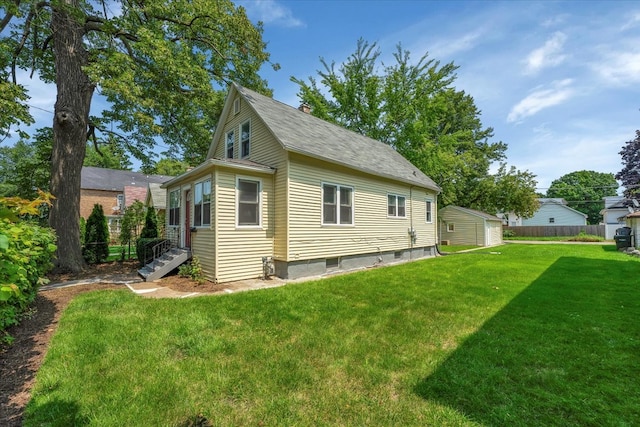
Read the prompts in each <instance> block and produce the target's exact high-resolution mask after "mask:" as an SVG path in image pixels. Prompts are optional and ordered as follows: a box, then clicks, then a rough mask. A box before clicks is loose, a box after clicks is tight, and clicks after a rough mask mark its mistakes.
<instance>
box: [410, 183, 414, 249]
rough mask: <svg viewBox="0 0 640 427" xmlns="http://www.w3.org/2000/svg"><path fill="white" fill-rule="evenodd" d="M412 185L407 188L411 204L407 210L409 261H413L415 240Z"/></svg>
mask: <svg viewBox="0 0 640 427" xmlns="http://www.w3.org/2000/svg"><path fill="white" fill-rule="evenodd" d="M413 187H414V186H413V185H412V186H410V187H409V203H411V207H410V208H409V227H411V228H410V229H409V230H410V233H409V242H410V246H409V260H412V259H413V241H414V239H415V230H414V229H413Z"/></svg>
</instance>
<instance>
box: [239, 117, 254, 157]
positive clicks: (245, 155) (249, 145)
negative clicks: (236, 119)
mask: <svg viewBox="0 0 640 427" xmlns="http://www.w3.org/2000/svg"><path fill="white" fill-rule="evenodd" d="M245 125H246V126H247V127H248V128H249V130H248V131H247V137H246V138H245V137H244V135H243V134H242V128H243V127H244V126H245ZM245 141H246V142H247V153H246V154H245V152H244V143H245ZM239 150H240V158H241V159H244V158H246V157H249V156H250V155H251V120H247V121H246V122H244V123H242V124H241V125H240V147H239Z"/></svg>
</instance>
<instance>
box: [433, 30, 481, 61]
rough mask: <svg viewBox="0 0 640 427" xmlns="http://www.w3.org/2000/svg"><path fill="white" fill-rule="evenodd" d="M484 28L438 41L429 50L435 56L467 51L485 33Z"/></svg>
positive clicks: (447, 55) (454, 54)
mask: <svg viewBox="0 0 640 427" xmlns="http://www.w3.org/2000/svg"><path fill="white" fill-rule="evenodd" d="M483 33H484V32H483V31H482V30H477V31H474V32H472V33H466V34H462V35H460V36H457V37H454V38H447V39H446V40H441V41H439V42H436V43H435V44H434V45H433V47H432V48H431V49H429V51H430V52H431V53H432V54H433V55H432V56H433V57H436V58H441V57H449V58H450V57H455V56H456V54H458V53H460V52H465V51H469V50H471V49H473V48H474V47H475V46H476V45H477V44H478V41H479V40H480V39H481V37H482V35H483Z"/></svg>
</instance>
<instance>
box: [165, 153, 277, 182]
mask: <svg viewBox="0 0 640 427" xmlns="http://www.w3.org/2000/svg"><path fill="white" fill-rule="evenodd" d="M212 166H223V167H227V168H231V169H237V170H241V171H246V172H254V173H265V174H269V175H273V174H274V173H276V170H275V169H273V168H269V167H266V166H265V167H258V166H252V165H243V164H240V163H231V162H225V161H224V160H220V159H207V160H205V161H204V162H203V163H201V164H199V165H198V166H196V167H195V168H193V169H191V170H190V171H187V172H185V173H183V174H182V175H179V176H177V177H175V178H174V179H172V180H171V181H168V182H165V183H164V184H162V185H161V186H160V188H169V187H172V186H174V185H176V184H179V183H181V182H184V181H187V180H188V178H190V177H192V176H194V175H199V174H201V173H202V172H204V171H206V170H207V169H208V168H210V167H212Z"/></svg>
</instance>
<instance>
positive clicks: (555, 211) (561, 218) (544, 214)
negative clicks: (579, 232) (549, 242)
mask: <svg viewBox="0 0 640 427" xmlns="http://www.w3.org/2000/svg"><path fill="white" fill-rule="evenodd" d="M538 201H539V202H540V207H539V208H538V210H537V211H536V212H535V213H534V214H533V216H532V217H531V218H526V219H523V220H522V225H587V214H584V213H582V212H579V211H577V210H575V209H573V208H570V207H569V206H567V202H566V200H564V199H560V198H552V199H538Z"/></svg>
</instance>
